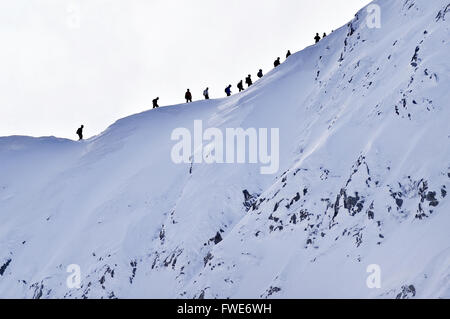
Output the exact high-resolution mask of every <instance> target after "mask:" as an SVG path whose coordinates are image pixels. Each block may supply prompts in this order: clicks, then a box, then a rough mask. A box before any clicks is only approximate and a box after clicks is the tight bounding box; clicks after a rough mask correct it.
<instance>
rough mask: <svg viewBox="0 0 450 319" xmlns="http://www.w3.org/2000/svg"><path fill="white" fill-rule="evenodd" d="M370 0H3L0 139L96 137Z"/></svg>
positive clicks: (307, 39) (267, 57)
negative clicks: (126, 118)
mask: <svg viewBox="0 0 450 319" xmlns="http://www.w3.org/2000/svg"><path fill="white" fill-rule="evenodd" d="M369 2H370V1H369V0H316V1H311V0H226V1H225V0H189V1H186V0H0V43H1V49H0V136H6V135H31V136H50V135H54V136H59V137H68V138H73V139H75V137H76V135H75V131H76V129H77V128H78V127H79V125H81V124H84V125H85V126H86V129H85V135H87V136H88V137H89V136H92V135H95V134H98V133H100V132H101V131H102V130H104V129H105V128H106V127H107V126H109V125H110V124H112V123H113V122H114V121H115V120H117V119H119V118H121V117H124V116H127V115H130V114H133V113H136V112H141V111H144V110H146V109H149V108H150V107H151V101H152V99H153V98H155V97H156V96H159V97H160V105H170V104H177V103H182V102H184V93H185V91H186V89H187V88H190V89H191V91H192V93H193V96H194V99H200V98H202V94H201V93H202V91H203V89H204V88H205V87H206V86H209V87H210V95H211V97H212V98H214V97H222V96H223V95H224V92H223V91H224V89H225V86H226V85H228V84H232V85H233V87H234V92H235V91H236V88H235V85H236V83H237V82H238V81H239V79H244V77H245V76H246V75H247V74H249V73H251V74H252V75H253V77H254V78H256V72H257V71H258V69H259V68H262V69H263V70H264V72H267V71H268V70H269V69H270V68H271V67H272V65H273V61H274V59H275V58H276V57H278V56H280V57H282V59H283V60H284V56H285V54H286V51H287V50H288V49H290V50H291V52H295V51H299V50H301V49H303V48H304V47H306V46H308V45H311V44H312V43H313V37H314V35H315V33H316V32H320V34H322V33H323V32H327V33H329V32H330V31H331V30H332V29H337V28H338V27H340V26H342V25H343V24H345V23H347V22H348V21H350V20H351V19H352V18H353V16H354V14H355V13H356V12H357V11H358V10H359V9H361V8H362V7H363V6H364V5H366V4H368V3H369Z"/></svg>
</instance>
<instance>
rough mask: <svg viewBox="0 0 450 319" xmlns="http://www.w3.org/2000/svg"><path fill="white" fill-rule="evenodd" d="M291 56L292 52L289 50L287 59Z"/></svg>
mask: <svg viewBox="0 0 450 319" xmlns="http://www.w3.org/2000/svg"><path fill="white" fill-rule="evenodd" d="M290 56H291V50H288V52H287V53H286V59H287V58H289V57H290Z"/></svg>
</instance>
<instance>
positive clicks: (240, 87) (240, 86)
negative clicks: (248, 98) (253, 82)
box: [237, 80, 244, 92]
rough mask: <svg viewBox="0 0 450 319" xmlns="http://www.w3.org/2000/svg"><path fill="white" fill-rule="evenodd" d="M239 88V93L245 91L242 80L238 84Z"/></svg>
mask: <svg viewBox="0 0 450 319" xmlns="http://www.w3.org/2000/svg"><path fill="white" fill-rule="evenodd" d="M237 88H238V89H239V92H242V91H244V84H243V83H242V80H240V81H239V83H238V84H237Z"/></svg>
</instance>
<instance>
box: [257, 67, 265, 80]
mask: <svg viewBox="0 0 450 319" xmlns="http://www.w3.org/2000/svg"><path fill="white" fill-rule="evenodd" d="M257 75H258V78H262V77H263V76H264V74H263V71H262V69H259V72H258V74H257Z"/></svg>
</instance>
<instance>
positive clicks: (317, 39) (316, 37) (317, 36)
mask: <svg viewBox="0 0 450 319" xmlns="http://www.w3.org/2000/svg"><path fill="white" fill-rule="evenodd" d="M314 40H316V43H319V41H320V35H319V34H318V33H316V36H315V37H314Z"/></svg>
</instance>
